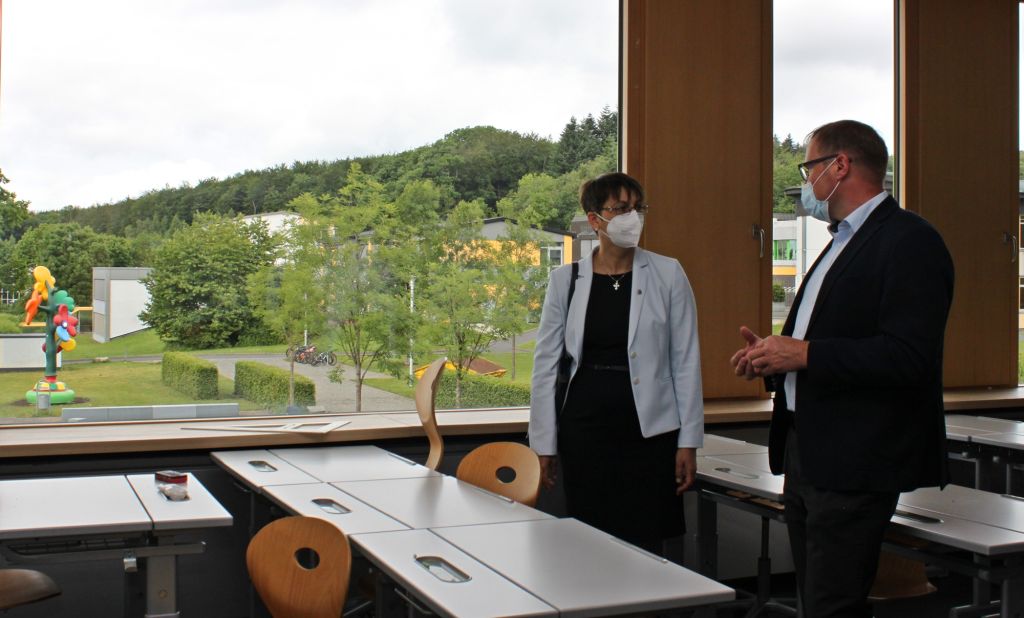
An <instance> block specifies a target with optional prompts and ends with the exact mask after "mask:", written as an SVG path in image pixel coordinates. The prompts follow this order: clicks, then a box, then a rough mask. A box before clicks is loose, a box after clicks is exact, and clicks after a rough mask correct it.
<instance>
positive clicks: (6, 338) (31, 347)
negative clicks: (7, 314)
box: [0, 333, 63, 390]
mask: <svg viewBox="0 0 1024 618" xmlns="http://www.w3.org/2000/svg"><path fill="white" fill-rule="evenodd" d="M44 343H46V335H44V334H42V333H38V334H36V333H24V334H10V335H0V368H2V369H43V368H44V367H46V355H44V354H43V344H44ZM62 356H63V354H58V355H57V367H58V368H59V367H60V366H61V357H62ZM38 378H39V376H35V379H38ZM30 388H32V378H31V377H26V378H25V390H29V389H30Z"/></svg>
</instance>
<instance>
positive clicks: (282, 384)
mask: <svg viewBox="0 0 1024 618" xmlns="http://www.w3.org/2000/svg"><path fill="white" fill-rule="evenodd" d="M288 375H289V371H288V370H287V369H281V368H280V367H273V366H271V365H266V364H264V363H256V362H253V361H238V362H237V363H235V396H237V397H243V398H245V399H248V400H250V401H255V402H257V403H262V404H280V403H288ZM295 403H296V404H299V405H305V406H311V405H313V404H315V403H316V385H315V384H313V381H312V380H310V379H309V378H307V377H306V376H300V375H299V374H295Z"/></svg>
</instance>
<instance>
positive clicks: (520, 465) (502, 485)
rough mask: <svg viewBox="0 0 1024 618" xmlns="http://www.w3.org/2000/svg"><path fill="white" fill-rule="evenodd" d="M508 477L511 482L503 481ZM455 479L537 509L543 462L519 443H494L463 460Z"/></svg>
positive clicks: (471, 453) (476, 450)
mask: <svg viewBox="0 0 1024 618" xmlns="http://www.w3.org/2000/svg"><path fill="white" fill-rule="evenodd" d="M506 469H507V470H506ZM506 475H507V477H508V478H502V477H505V476H506ZM455 476H456V477H457V478H458V479H459V480H462V481H466V482H467V483H472V484H473V485H476V486H477V487H481V488H483V489H486V490H487V491H492V492H494V493H496V494H500V495H502V496H505V497H506V498H511V499H513V500H515V501H516V502H520V503H522V504H525V505H527V506H534V505H535V504H536V503H537V493H538V492H539V491H540V460H539V459H538V458H537V454H536V453H534V452H533V450H532V449H530V447H528V446H524V445H522V444H519V443H518V442H490V443H488V444H484V445H481V446H478V447H476V448H475V449H473V450H472V451H470V452H469V453H468V454H467V455H466V456H465V457H463V458H462V461H461V462H459V468H458V470H457V471H456V472H455Z"/></svg>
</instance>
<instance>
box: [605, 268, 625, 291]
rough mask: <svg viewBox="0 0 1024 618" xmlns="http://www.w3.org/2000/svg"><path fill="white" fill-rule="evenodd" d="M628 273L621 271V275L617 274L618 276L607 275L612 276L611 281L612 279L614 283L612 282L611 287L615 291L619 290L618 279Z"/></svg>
mask: <svg viewBox="0 0 1024 618" xmlns="http://www.w3.org/2000/svg"><path fill="white" fill-rule="evenodd" d="M628 274H629V273H628V272H625V273H622V274H621V275H619V276H618V277H616V276H615V275H608V276H609V277H611V278H612V281H614V283H612V289H613V290H615V291H616V292H618V291H619V281H621V280H622V278H623V277H625V276H626V275H628Z"/></svg>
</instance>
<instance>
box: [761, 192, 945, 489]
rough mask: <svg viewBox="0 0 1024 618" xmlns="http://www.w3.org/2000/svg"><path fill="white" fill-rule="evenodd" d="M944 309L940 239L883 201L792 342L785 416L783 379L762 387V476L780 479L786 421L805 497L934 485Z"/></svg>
mask: <svg viewBox="0 0 1024 618" xmlns="http://www.w3.org/2000/svg"><path fill="white" fill-rule="evenodd" d="M829 247H831V244H830V245H829ZM829 247H826V248H825V250H824V251H822V255H825V253H827V252H828V249H829ZM820 261H821V256H819V257H818V260H817V261H816V262H815V263H814V266H812V267H811V272H813V271H814V269H815V268H817V266H818V263H819V262H820ZM809 274H810V273H808V275H809ZM804 281H805V282H806V277H805V279H804ZM803 292H804V286H803V285H801V287H800V291H799V292H798V293H797V296H796V299H795V300H794V301H793V307H792V309H791V311H790V313H789V317H788V319H787V320H786V324H785V326H784V327H783V329H782V334H783V335H791V334H792V333H793V325H794V322H795V319H796V313H797V309H798V308H799V306H800V301H801V299H802V297H803ZM952 300H953V261H952V259H951V258H950V255H949V251H947V249H946V245H945V243H944V242H943V240H942V237H941V236H939V233H938V232H937V231H936V230H935V228H933V227H932V226H931V225H930V224H929V223H928V222H926V221H925V220H924V219H922V218H921V217H919V216H918V215H916V214H914V213H911V212H908V211H905V210H903V209H901V208H900V207H899V205H898V204H897V203H896V200H894V199H893V198H892V197H888V198H886V199H885V200H884V201H883V202H882V203H881V204H879V206H878V207H877V208H876V209H875V210H874V211H873V212H872V213H871V215H870V216H869V217H868V218H867V219H866V220H865V221H864V224H863V225H862V226H861V228H860V229H859V230H858V231H857V233H856V234H854V235H853V237H852V238H851V239H850V241H849V244H848V245H847V246H846V248H845V249H844V250H843V251H842V253H840V254H839V256H838V257H837V258H836V260H835V262H834V263H833V264H832V267H831V268H830V269H829V271H828V273H826V275H825V278H824V280H823V281H822V284H821V289H820V291H819V293H818V298H817V300H816V302H815V304H814V308H813V310H812V312H811V319H810V323H809V324H808V327H807V333H806V335H805V336H804V339H805V340H807V341H808V342H809V346H808V351H807V368H806V369H803V370H801V371H799V372H798V373H797V382H796V398H797V401H796V408H795V409H796V413H795V416H794V415H793V414H791V413H790V412H789V411H788V410H787V406H786V393H785V389H784V388H783V387H782V386H783V380H784V378H785V376H784V375H777V376H772V378H773V379H772V380H771V381H772V382H774V387H775V391H776V393H775V408H774V412H773V414H772V423H771V430H770V435H769V458H770V462H771V468H772V472H774V473H776V474H780V473H781V472H782V470H783V459H784V454H785V447H786V434H787V431H788V429H789V427H790V425H791V423H792V422H793V421H794V420H795V422H796V427H797V431H798V433H799V434H800V440H799V442H798V446H799V453H798V456H799V457H800V464H801V469H802V470H803V474H804V476H805V478H806V479H807V480H808V481H810V482H811V483H812V484H813V485H814V486H816V487H819V488H822V489H831V490H837V491H909V490H912V489H916V488H918V487H929V486H935V485H945V484H946V482H947V480H948V476H949V472H948V464H947V459H946V446H945V440H946V430H945V420H944V418H943V416H944V413H943V404H942V345H943V335H944V331H945V329H946V317H947V316H948V314H949V307H950V304H951V303H952Z"/></svg>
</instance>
